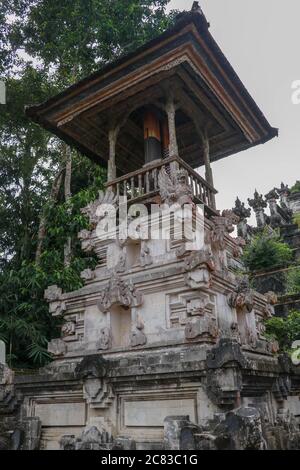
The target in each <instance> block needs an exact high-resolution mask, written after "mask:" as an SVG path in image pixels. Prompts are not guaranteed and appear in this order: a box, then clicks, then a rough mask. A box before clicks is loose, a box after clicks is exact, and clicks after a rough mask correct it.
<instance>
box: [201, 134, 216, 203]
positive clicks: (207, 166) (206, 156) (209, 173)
mask: <svg viewBox="0 0 300 470" xmlns="http://www.w3.org/2000/svg"><path fill="white" fill-rule="evenodd" d="M201 135H202V142H203V156H204V164H205V179H206V181H207V182H208V183H209V184H210V185H211V186H212V187H214V180H213V174H212V169H211V166H210V146H209V138H208V135H207V129H205V131H204V132H201ZM211 199H212V205H213V209H215V208H216V201H215V195H214V194H212V195H211Z"/></svg>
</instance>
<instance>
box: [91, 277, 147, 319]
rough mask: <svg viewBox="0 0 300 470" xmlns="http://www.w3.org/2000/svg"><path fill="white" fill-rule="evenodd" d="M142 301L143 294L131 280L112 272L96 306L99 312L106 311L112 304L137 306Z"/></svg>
mask: <svg viewBox="0 0 300 470" xmlns="http://www.w3.org/2000/svg"><path fill="white" fill-rule="evenodd" d="M142 302H143V296H142V294H141V293H140V292H139V291H138V290H137V289H136V288H135V286H134V285H133V284H132V282H126V281H125V280H123V279H122V278H121V277H120V276H119V275H118V274H117V273H113V275H112V277H111V278H110V280H109V282H108V285H107V286H106V287H105V288H104V289H102V291H101V293H100V299H99V300H98V302H97V306H98V308H99V310H100V311H101V312H103V313H106V312H108V311H109V309H110V308H111V307H112V305H120V306H122V307H125V308H126V307H138V306H140V305H141V304H142Z"/></svg>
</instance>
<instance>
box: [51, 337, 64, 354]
mask: <svg viewBox="0 0 300 470" xmlns="http://www.w3.org/2000/svg"><path fill="white" fill-rule="evenodd" d="M48 352H49V353H51V354H53V356H56V357H57V356H63V355H64V354H65V353H66V352H67V345H66V343H65V342H64V341H63V340H62V339H60V338H56V339H52V340H51V341H50V343H48Z"/></svg>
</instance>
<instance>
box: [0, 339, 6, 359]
mask: <svg viewBox="0 0 300 470" xmlns="http://www.w3.org/2000/svg"><path fill="white" fill-rule="evenodd" d="M5 363H6V354H5V343H4V341H1V340H0V364H5Z"/></svg>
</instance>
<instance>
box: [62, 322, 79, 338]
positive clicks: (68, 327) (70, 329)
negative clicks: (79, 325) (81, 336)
mask: <svg viewBox="0 0 300 470" xmlns="http://www.w3.org/2000/svg"><path fill="white" fill-rule="evenodd" d="M61 332H62V335H63V337H67V336H74V335H75V333H76V322H75V321H67V322H66V323H64V324H63V326H62V328H61Z"/></svg>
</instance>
